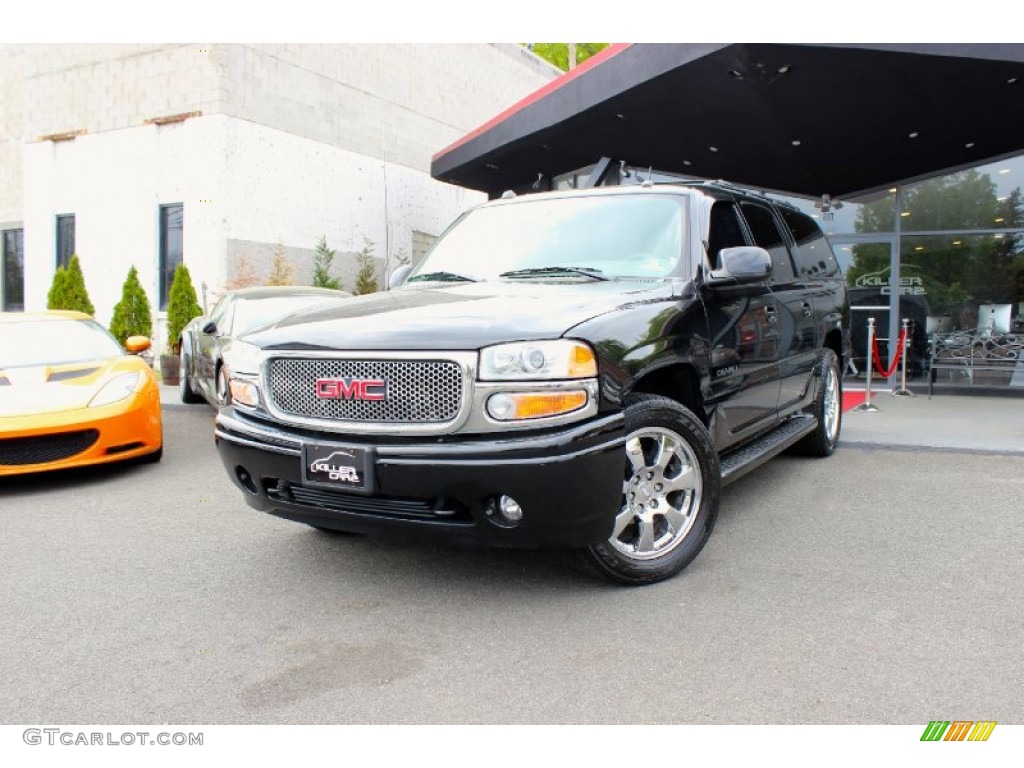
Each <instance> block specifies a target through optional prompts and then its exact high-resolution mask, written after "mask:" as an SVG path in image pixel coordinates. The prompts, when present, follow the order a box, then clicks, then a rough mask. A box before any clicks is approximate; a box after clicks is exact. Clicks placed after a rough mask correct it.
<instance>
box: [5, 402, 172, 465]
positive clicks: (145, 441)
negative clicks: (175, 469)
mask: <svg viewBox="0 0 1024 768" xmlns="http://www.w3.org/2000/svg"><path fill="white" fill-rule="evenodd" d="M162 445H163V433H162V422H161V413H160V393H159V390H158V389H157V385H156V383H155V382H153V383H152V384H148V383H147V384H146V385H145V386H144V387H143V388H142V389H141V390H139V391H138V392H136V393H135V394H133V395H131V396H130V397H128V398H126V399H124V400H121V401H119V402H117V403H112V404H110V405H104V406H100V407H96V408H74V409H68V410H66V411H56V412H52V413H45V414H39V415H33V416H18V417H2V418H0V476H4V475H21V474H28V473H32V472H42V471H48V470H52V469H69V468H72V467H83V466H89V465H93V464H108V463H111V462H115V461H124V460H127V459H133V458H138V457H140V456H145V455H147V454H151V453H154V452H156V451H158V450H160V448H161V446H162ZM33 456H35V457H36V458H33ZM36 459H38V460H36Z"/></svg>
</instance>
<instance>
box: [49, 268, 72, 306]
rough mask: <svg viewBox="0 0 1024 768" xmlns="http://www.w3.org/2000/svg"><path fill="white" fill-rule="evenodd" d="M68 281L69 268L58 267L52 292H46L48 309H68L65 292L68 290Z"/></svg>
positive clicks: (51, 288) (54, 274)
mask: <svg viewBox="0 0 1024 768" xmlns="http://www.w3.org/2000/svg"><path fill="white" fill-rule="evenodd" d="M67 281H68V273H67V270H66V269H64V267H57V271H56V272H54V273H53V283H52V284H51V285H50V292H49V293H48V294H46V308H47V309H66V307H65V305H64V294H65V293H66V292H67V291H66V288H65V286H66V285H67Z"/></svg>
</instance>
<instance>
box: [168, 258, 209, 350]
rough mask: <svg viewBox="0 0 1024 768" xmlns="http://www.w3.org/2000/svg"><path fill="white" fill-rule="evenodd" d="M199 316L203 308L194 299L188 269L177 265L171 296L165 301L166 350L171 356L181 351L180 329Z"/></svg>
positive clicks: (193, 290) (193, 288)
mask: <svg viewBox="0 0 1024 768" xmlns="http://www.w3.org/2000/svg"><path fill="white" fill-rule="evenodd" d="M201 314H203V308H202V307H201V306H199V300H198V299H197V298H196V289H195V286H194V285H192V275H190V274H189V271H188V267H186V266H185V265H184V264H179V265H178V268H177V269H176V270H174V279H173V280H171V295H170V298H169V299H168V300H167V348H168V349H169V350H171V352H172V354H175V355H176V354H178V352H179V351H180V349H181V347H180V344H179V338H180V336H181V331H182V329H183V328H184V327H185V326H186V325H188V323H189V320H191V319H192V318H193V317H199V315H201Z"/></svg>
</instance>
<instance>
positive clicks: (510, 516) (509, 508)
mask: <svg viewBox="0 0 1024 768" xmlns="http://www.w3.org/2000/svg"><path fill="white" fill-rule="evenodd" d="M498 509H500V510H501V514H502V516H503V517H504V518H505V519H506V520H508V521H509V522H510V523H518V522H519V521H520V520H522V519H523V508H522V507H520V506H519V502H518V501H516V500H515V499H513V498H512V497H511V496H502V497H501V498H500V499H498Z"/></svg>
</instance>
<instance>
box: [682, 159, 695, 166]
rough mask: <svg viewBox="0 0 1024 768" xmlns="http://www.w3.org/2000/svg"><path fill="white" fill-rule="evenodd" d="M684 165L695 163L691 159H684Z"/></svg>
mask: <svg viewBox="0 0 1024 768" xmlns="http://www.w3.org/2000/svg"><path fill="white" fill-rule="evenodd" d="M683 165H693V163H691V162H690V161H689V160H683Z"/></svg>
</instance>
